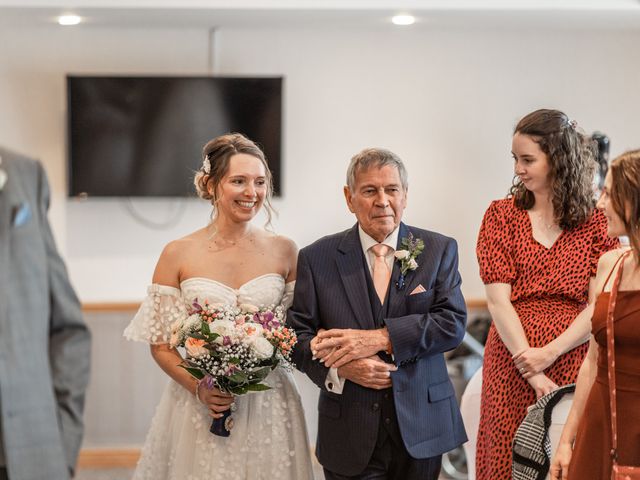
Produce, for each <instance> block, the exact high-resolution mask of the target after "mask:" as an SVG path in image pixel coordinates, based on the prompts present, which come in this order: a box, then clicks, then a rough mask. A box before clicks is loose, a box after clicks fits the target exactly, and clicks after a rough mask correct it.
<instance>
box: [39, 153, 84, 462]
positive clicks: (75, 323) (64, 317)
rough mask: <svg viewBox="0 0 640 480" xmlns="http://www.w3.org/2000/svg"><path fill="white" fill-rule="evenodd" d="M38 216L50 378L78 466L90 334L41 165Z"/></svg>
mask: <svg viewBox="0 0 640 480" xmlns="http://www.w3.org/2000/svg"><path fill="white" fill-rule="evenodd" d="M38 189H39V205H38V215H39V217H40V218H39V221H40V225H41V226H42V235H43V237H44V242H45V245H46V249H47V271H48V276H49V279H48V280H49V282H48V283H49V302H50V309H51V317H50V320H49V323H50V325H49V328H50V330H49V337H50V341H49V360H50V364H51V378H52V383H53V387H54V393H55V397H56V402H57V406H58V419H59V423H60V433H61V438H62V443H63V446H64V449H65V454H66V457H67V465H68V466H69V469H70V470H71V471H73V470H74V469H75V465H76V461H77V458H78V452H79V450H80V444H81V442H82V433H83V420H82V415H83V411H84V402H85V392H86V389H87V385H88V383H89V368H90V362H91V337H90V333H89V330H88V329H87V326H86V325H85V323H84V320H83V318H82V310H81V307H80V302H79V301H78V297H77V296H76V294H75V292H74V290H73V287H72V286H71V283H70V282H69V278H68V275H67V270H66V268H65V265H64V262H63V261H62V258H61V257H60V255H59V253H58V250H57V248H56V245H55V242H54V239H53V235H52V233H51V227H50V225H49V221H48V218H47V211H48V208H49V185H48V182H47V178H46V175H45V172H44V170H43V169H42V166H41V165H40V164H38Z"/></svg>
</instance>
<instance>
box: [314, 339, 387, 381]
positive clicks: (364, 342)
mask: <svg viewBox="0 0 640 480" xmlns="http://www.w3.org/2000/svg"><path fill="white" fill-rule="evenodd" d="M310 346H311V352H312V354H313V357H314V359H317V360H319V361H320V362H321V363H324V365H325V366H327V367H329V368H331V367H333V368H337V369H338V375H339V376H340V377H342V378H346V379H347V380H350V381H352V382H354V383H357V384H359V385H362V386H363V387H367V388H374V389H378V390H379V389H383V388H389V387H390V386H391V372H393V371H396V370H397V369H398V368H397V367H396V366H395V365H394V364H392V363H386V362H385V361H383V360H382V359H381V358H380V357H378V355H377V353H378V352H380V351H385V350H388V349H389V347H390V341H389V333H388V332H387V329H386V328H380V329H376V330H356V329H351V328H349V329H341V328H334V329H331V330H324V329H320V330H318V334H317V335H316V336H315V337H314V338H313V340H311V345H310Z"/></svg>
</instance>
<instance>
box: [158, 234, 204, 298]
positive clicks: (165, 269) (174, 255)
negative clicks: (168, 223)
mask: <svg viewBox="0 0 640 480" xmlns="http://www.w3.org/2000/svg"><path fill="white" fill-rule="evenodd" d="M205 239H206V229H200V230H196V231H195V232H193V233H190V234H189V235H186V236H184V237H182V238H178V239H176V240H172V241H171V242H169V243H167V245H165V247H164V249H163V250H162V253H161V254H160V258H159V259H158V263H157V265H156V269H155V271H154V273H153V282H154V283H161V284H163V285H172V286H177V285H179V283H180V282H179V279H180V273H181V271H182V267H183V265H184V263H185V261H186V259H188V258H189V256H190V255H192V254H193V251H194V249H196V248H198V246H200V245H202V242H203V241H204V240H205Z"/></svg>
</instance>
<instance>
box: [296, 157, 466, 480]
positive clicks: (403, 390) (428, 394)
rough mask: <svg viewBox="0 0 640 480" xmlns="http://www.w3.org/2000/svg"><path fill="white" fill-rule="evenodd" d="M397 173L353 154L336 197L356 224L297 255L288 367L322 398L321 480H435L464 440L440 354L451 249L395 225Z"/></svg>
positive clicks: (451, 326)
mask: <svg viewBox="0 0 640 480" xmlns="http://www.w3.org/2000/svg"><path fill="white" fill-rule="evenodd" d="M407 187H408V182H407V173H406V170H405V167H404V165H403V163H402V161H401V160H400V159H399V158H398V157H397V156H396V155H395V154H393V153H392V152H389V151H388V150H383V149H367V150H363V151H362V152H360V153H359V154H357V155H355V156H354V157H353V158H352V160H351V164H350V166H349V169H348V172H347V186H345V188H344V195H345V198H346V201H347V205H348V207H349V209H350V210H351V212H353V213H354V214H355V216H356V218H357V220H358V222H357V224H356V225H355V226H353V227H352V228H351V229H349V230H346V231H344V232H341V233H337V234H334V235H330V236H327V237H324V238H322V239H320V240H318V241H316V242H315V243H313V244H311V245H309V246H308V247H306V248H303V249H302V250H301V251H300V255H299V257H298V278H297V282H296V287H295V294H294V302H293V306H292V308H291V309H290V310H289V314H288V321H289V323H290V325H292V326H293V327H294V328H295V330H296V332H297V334H298V344H297V346H296V348H295V351H294V355H293V357H294V360H295V362H296V365H297V366H298V368H299V369H300V370H302V371H303V372H305V373H306V374H307V375H308V376H309V377H310V378H311V380H313V381H314V382H315V383H316V384H317V385H318V386H319V387H320V388H321V391H320V397H319V400H318V412H319V420H318V422H319V425H318V439H317V444H316V454H317V456H318V459H319V461H320V463H321V464H322V465H323V467H324V472H325V477H326V478H327V480H332V479H398V480H411V479H421V480H422V479H429V480H435V479H437V478H438V475H439V472H440V465H441V456H442V453H444V452H446V451H448V450H451V449H453V448H455V447H456V446H458V445H460V444H461V443H463V442H464V441H466V435H465V432H464V427H463V425H462V419H461V417H460V412H459V409H458V405H457V403H456V399H455V397H454V390H453V386H452V384H451V382H450V380H449V376H448V374H447V367H446V365H445V360H444V356H443V353H444V352H446V351H447V350H451V349H453V348H455V347H456V346H457V345H458V344H459V343H460V342H461V341H462V338H463V335H464V329H465V321H466V311H465V303H464V299H463V297H462V294H461V292H460V283H461V281H460V275H459V273H458V253H457V245H456V242H455V241H454V240H453V239H451V238H447V237H445V236H443V235H440V234H437V233H434V232H430V231H427V230H422V229H419V228H415V227H411V226H408V225H405V224H404V223H402V222H401V219H402V213H403V211H404V209H405V207H406V202H407Z"/></svg>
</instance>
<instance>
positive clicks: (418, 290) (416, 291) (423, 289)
mask: <svg viewBox="0 0 640 480" xmlns="http://www.w3.org/2000/svg"><path fill="white" fill-rule="evenodd" d="M422 292H426V290H425V288H424V287H423V286H422V284H420V285H418V286H417V287H416V288H414V289H413V290H411V293H410V294H409V295H415V294H416V293H422Z"/></svg>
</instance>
